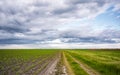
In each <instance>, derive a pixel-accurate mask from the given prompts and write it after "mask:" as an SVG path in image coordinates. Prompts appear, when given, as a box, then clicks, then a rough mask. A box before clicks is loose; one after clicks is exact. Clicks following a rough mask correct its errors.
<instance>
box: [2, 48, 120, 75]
mask: <svg viewBox="0 0 120 75" xmlns="http://www.w3.org/2000/svg"><path fill="white" fill-rule="evenodd" d="M0 75H120V50H55V49H54V50H51V49H48V50H47V49H43V50H36V49H31V50H23V49H22V50H17V49H16V50H0Z"/></svg>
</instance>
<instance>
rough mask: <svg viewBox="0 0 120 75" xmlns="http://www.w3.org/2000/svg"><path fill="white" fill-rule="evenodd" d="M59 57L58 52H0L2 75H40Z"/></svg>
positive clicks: (0, 71) (0, 72)
mask: <svg viewBox="0 0 120 75" xmlns="http://www.w3.org/2000/svg"><path fill="white" fill-rule="evenodd" d="M57 56H58V51H56V50H0V75H38V74H39V73H40V72H41V71H42V70H43V69H44V68H45V67H46V66H47V65H48V64H49V63H50V62H52V61H53V60H54V59H55V58H56V57H57Z"/></svg>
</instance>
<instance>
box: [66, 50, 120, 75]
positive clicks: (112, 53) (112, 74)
mask: <svg viewBox="0 0 120 75" xmlns="http://www.w3.org/2000/svg"><path fill="white" fill-rule="evenodd" d="M64 54H65V56H66V58H67V61H68V63H69V65H70V68H71V69H72V71H73V73H74V75H92V74H91V73H89V71H88V72H87V70H84V69H83V68H82V67H81V66H80V64H79V63H78V62H81V63H83V65H86V66H88V67H90V68H89V69H92V70H91V71H95V72H96V73H97V74H94V75H120V50H118V51H117V50H66V51H64ZM73 59H75V60H77V61H78V62H76V61H75V60H73Z"/></svg>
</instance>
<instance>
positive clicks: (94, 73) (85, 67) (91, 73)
mask: <svg viewBox="0 0 120 75" xmlns="http://www.w3.org/2000/svg"><path fill="white" fill-rule="evenodd" d="M68 55H69V56H70V57H71V58H72V59H73V60H74V61H75V62H76V63H78V64H79V65H80V67H81V68H82V69H83V70H84V71H85V72H86V73H88V74H89V75H100V74H99V73H98V72H97V71H95V70H94V69H92V68H91V67H90V66H88V65H86V64H84V63H82V62H80V61H78V60H77V59H75V58H74V57H73V56H71V55H70V54H68Z"/></svg>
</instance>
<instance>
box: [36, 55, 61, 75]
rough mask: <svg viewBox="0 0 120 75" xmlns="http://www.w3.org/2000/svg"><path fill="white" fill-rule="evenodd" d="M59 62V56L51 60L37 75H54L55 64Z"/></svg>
mask: <svg viewBox="0 0 120 75" xmlns="http://www.w3.org/2000/svg"><path fill="white" fill-rule="evenodd" d="M59 60H60V55H57V56H56V57H55V58H53V59H52V60H51V61H50V62H49V64H48V65H47V66H46V67H45V68H44V69H43V70H42V71H41V72H40V73H39V74H38V75H55V72H56V66H57V63H58V62H59Z"/></svg>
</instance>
